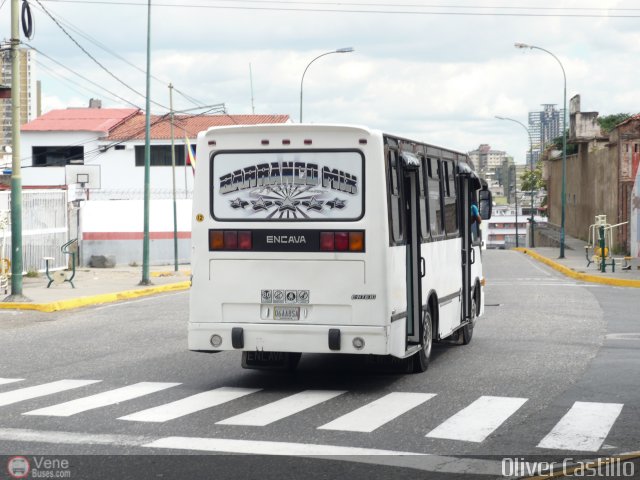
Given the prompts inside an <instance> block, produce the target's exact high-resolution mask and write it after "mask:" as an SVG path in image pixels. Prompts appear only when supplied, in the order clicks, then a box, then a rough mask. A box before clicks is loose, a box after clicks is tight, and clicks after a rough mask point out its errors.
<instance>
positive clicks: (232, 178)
mask: <svg viewBox="0 0 640 480" xmlns="http://www.w3.org/2000/svg"><path fill="white" fill-rule="evenodd" d="M363 164H364V158H363V156H362V153H361V152H359V151H356V150H351V151H298V152H296V151H290V150H289V151H283V152H255V151H251V152H241V151H234V152H218V153H214V154H213V155H212V157H211V213H212V215H213V217H214V218H215V219H216V220H226V221H238V220H247V221H256V220H263V221H273V222H276V221H335V220H343V221H346V220H351V221H353V220H358V219H360V218H362V215H363V214H364V207H363V205H364V178H363V174H364V168H363Z"/></svg>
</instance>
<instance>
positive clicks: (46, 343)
mask: <svg viewBox="0 0 640 480" xmlns="http://www.w3.org/2000/svg"><path fill="white" fill-rule="evenodd" d="M484 263H485V273H486V277H487V288H486V311H485V315H484V317H482V318H481V319H479V321H478V324H477V326H476V329H475V331H474V338H473V341H472V343H471V344H470V345H468V346H461V345H436V346H435V347H434V351H433V357H432V363H431V365H430V367H429V370H428V371H427V372H426V373H424V374H417V375H409V374H403V373H399V372H397V371H394V369H393V366H389V365H381V364H380V363H379V362H378V361H377V360H375V359H374V360H372V359H369V358H363V357H355V356H353V357H352V356H337V355H336V356H323V355H308V356H303V358H302V360H301V362H300V365H299V367H298V369H297V371H296V372H294V373H284V372H264V371H250V370H243V369H242V368H241V366H240V354H238V353H235V352H226V353H219V354H213V355H207V354H198V353H191V352H188V351H187V350H186V321H187V308H188V302H187V299H188V293H187V292H181V293H174V294H167V295H162V296H157V297H153V298H145V299H140V300H135V301H130V302H126V303H120V304H112V305H107V306H102V307H96V308H88V309H84V310H78V311H73V312H59V313H53V314H38V313H17V312H13V313H12V312H6V311H1V312H0V345H2V351H1V353H0V358H1V360H2V361H1V362H0V454H5V455H19V454H25V455H35V454H40V455H67V456H71V455H86V454H93V455H96V454H100V455H122V454H136V455H138V456H137V457H135V458H136V460H135V462H132V461H131V458H130V457H118V456H115V457H84V456H83V457H70V458H72V459H73V462H74V465H75V466H76V467H75V468H77V469H79V471H90V472H92V476H91V478H102V477H100V476H99V473H100V472H102V473H104V472H111V473H112V471H111V470H110V469H113V468H118V472H119V473H118V474H119V476H120V477H121V478H128V477H127V475H129V474H130V475H131V478H134V477H135V478H157V476H156V474H157V472H158V471H161V472H166V471H167V469H170V468H173V469H174V471H173V475H170V476H169V478H183V474H184V476H188V477H190V478H193V476H194V475H198V474H203V473H204V472H217V473H218V474H219V475H218V477H219V478H294V477H295V478H298V477H300V476H303V475H304V476H307V477H310V478H336V477H345V478H405V477H406V478H416V475H420V478H422V477H424V478H459V477H462V476H468V477H469V478H478V479H481V478H495V477H497V476H499V475H500V474H501V473H502V471H503V468H504V467H505V466H506V468H507V470H508V469H509V468H511V467H513V465H515V463H514V462H515V459H518V461H519V462H520V464H519V465H520V466H521V467H522V462H529V463H532V462H541V461H551V460H553V461H559V462H562V461H563V460H565V459H567V458H572V459H574V460H575V461H579V460H582V459H589V458H595V457H599V456H603V455H611V454H615V453H623V452H633V451H638V450H640V436H639V435H638V433H637V432H638V431H640V325H638V323H637V318H638V313H637V312H638V311H640V295H639V294H638V291H637V290H634V289H623V288H615V287H606V286H593V285H585V284H582V283H580V282H576V281H573V280H571V279H567V278H565V277H563V276H561V275H559V274H557V273H556V272H554V271H552V270H550V269H548V268H547V267H545V266H543V265H540V264H537V263H535V262H534V261H533V260H531V259H530V258H528V257H526V256H525V255H522V254H520V253H517V252H511V251H488V252H486V254H485V257H484ZM2 379H7V380H6V382H8V379H23V380H21V381H15V382H12V383H4V384H2V383H3V380H2ZM62 380H86V381H87V382H84V383H78V382H76V383H75V384H74V383H70V382H66V383H65V382H61V381H62ZM90 380H92V381H94V382H88V381H90ZM53 382H57V383H53ZM44 384H47V385H45V386H44V387H40V388H41V389H40V390H39V389H38V388H33V389H30V387H36V386H38V385H44ZM130 386H133V387H130ZM72 387H73V388H72ZM220 388H223V389H224V391H226V392H227V394H228V395H231V397H233V398H231V399H229V400H228V401H226V402H225V403H220V404H218V405H213V406H211V407H210V408H200V409H199V410H197V411H194V412H193V413H189V414H186V413H184V412H182V413H181V412H180V408H181V407H180V405H181V404H180V403H171V402H177V401H179V400H182V399H185V398H187V397H192V396H196V395H198V397H194V398H198V399H199V401H202V400H203V397H204V396H206V395H208V394H206V393H204V392H208V391H211V390H214V389H220ZM23 389H30V390H23ZM47 389H48V390H47ZM56 390H58V391H57V393H55V391H56ZM14 391H15V392H17V393H15V394H12V393H10V392H14ZM43 392H44V393H46V394H44V393H43ZM52 392H53V393H52ZM103 392H111V393H110V394H109V395H110V396H104V395H103V396H100V397H95V398H93V399H89V400H87V401H84V403H83V402H82V401H81V402H74V403H70V404H69V403H66V402H70V401H74V400H78V399H81V398H84V397H89V396H93V395H97V394H101V393H103ZM229 392H230V393H229ZM403 393H413V394H418V395H414V396H412V397H411V398H412V399H414V400H415V401H416V405H415V407H414V408H411V409H408V411H406V412H405V413H402V414H397V415H395V416H394V415H393V414H389V415H390V418H391V419H390V420H389V421H388V422H387V423H385V424H383V425H381V426H378V427H377V428H374V429H373V430H372V431H370V432H358V431H352V430H353V428H354V427H353V426H352V427H351V430H350V429H349V428H346V427H345V428H337V429H329V428H319V427H322V426H325V425H327V424H329V423H330V422H333V421H334V420H336V419H338V418H340V417H342V416H343V415H346V414H348V413H350V412H353V411H355V410H357V409H359V408H361V407H363V406H365V405H369V404H371V402H374V401H376V400H379V399H381V398H383V397H386V396H387V395H392V397H388V398H396V397H394V396H395V395H399V396H398V397H397V398H398V399H404V397H403V396H402V395H401V394H403ZM21 394H22V396H20V395H21ZM427 394H429V395H427ZM294 395H296V396H295V397H292V396H294ZM26 397H29V398H26ZM91 400H93V401H91ZM207 401H209V400H207ZM278 401H280V402H279V403H278V404H275V405H276V407H271V408H270V410H265V409H262V410H259V411H257V412H255V413H254V414H253V416H251V415H244V416H240V415H241V414H243V413H245V412H250V411H253V410H255V409H258V408H260V407H264V406H266V405H270V404H273V403H274V402H278ZM398 401H401V400H398ZM402 401H404V400H402ZM96 402H97V403H96ZM99 402H103V404H100V403H99ZM305 402H309V403H308V406H307V405H305ZM168 403H171V405H169V407H167V408H165V409H164V411H163V412H158V409H155V410H151V411H149V412H145V414H146V415H147V417H146V421H142V420H141V419H144V415H142V416H140V415H139V416H137V417H132V418H129V419H121V417H126V416H130V415H132V414H134V413H137V412H142V411H147V410H149V409H151V408H154V407H158V406H161V405H166V404H168ZM277 406H279V408H277ZM50 407H55V408H50ZM305 407H306V408H305ZM267 408H269V407H267ZM296 408H297V409H298V410H299V411H298V412H297V413H294V410H295V409H296ZM292 409H293V410H292ZM167 412H170V413H167ZM171 414H173V415H177V416H176V418H173V419H170V418H168V417H170V416H171ZM162 415H164V416H165V418H164V419H162ZM233 417H235V418H233ZM362 418H363V420H361V422H364V423H366V422H367V421H368V420H369V419H368V418H367V416H366V415H365V416H363V417H362ZM150 419H151V420H155V421H150ZM256 419H257V420H256ZM222 421H225V422H223V423H218V422H222ZM260 422H262V423H266V424H263V425H260V424H259V423H260ZM356 423H357V422H356ZM355 428H357V427H355ZM294 450H295V451H298V452H299V453H300V454H301V455H302V457H299V458H295V459H293V458H290V457H271V456H265V455H266V454H269V453H274V452H276V453H277V452H280V453H291V452H292V451H294ZM211 452H214V453H220V452H224V453H226V454H225V455H223V456H221V455H216V456H211V455H207V456H202V455H203V454H207V453H211ZM244 452H253V453H255V456H250V457H247V456H237V455H234V454H235V453H244ZM397 452H408V453H414V454H430V455H429V456H418V455H404V456H399V455H396V453H397ZM158 454H162V455H158ZM185 454H187V455H185ZM227 454H231V455H227ZM174 455H175V456H174ZM314 456H322V457H323V458H322V459H318V458H313V457H314ZM1 460H2V459H0V461H1ZM636 467H637V462H636ZM83 469H84V470H83ZM416 472H417V473H416ZM427 472H428V476H425V475H426V474H427ZM525 473H527V472H525ZM638 474H639V476H640V472H638ZM72 478H73V477H72ZM76 478H77V477H76ZM104 478H109V474H106V475H105V476H104Z"/></svg>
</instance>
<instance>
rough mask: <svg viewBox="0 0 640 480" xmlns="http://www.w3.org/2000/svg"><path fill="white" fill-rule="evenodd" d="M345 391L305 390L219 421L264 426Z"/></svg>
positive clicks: (226, 423) (222, 423)
mask: <svg viewBox="0 0 640 480" xmlns="http://www.w3.org/2000/svg"><path fill="white" fill-rule="evenodd" d="M343 393H345V391H337V390H305V391H304V392H300V393H296V394H295V395H291V396H289V397H285V398H283V399H280V400H277V401H275V402H273V403H269V404H267V405H264V406H262V407H258V408H255V409H253V410H249V411H248V412H244V413H241V414H240V415H236V416H234V417H230V418H227V419H225V420H222V421H220V422H217V423H218V424H220V425H251V426H258V427H264V426H265V425H269V424H270V423H273V422H276V421H278V420H281V419H283V418H285V417H288V416H290V415H294V414H296V413H298V412H301V411H303V410H306V409H307V408H311V407H313V406H315V405H318V404H319V403H322V402H326V401H327V400H331V399H332V398H334V397H337V396H338V395H342V394H343Z"/></svg>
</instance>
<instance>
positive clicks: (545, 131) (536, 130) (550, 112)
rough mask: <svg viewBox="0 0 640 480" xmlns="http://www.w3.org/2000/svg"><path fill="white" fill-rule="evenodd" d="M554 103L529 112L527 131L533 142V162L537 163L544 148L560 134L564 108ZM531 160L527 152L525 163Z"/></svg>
mask: <svg viewBox="0 0 640 480" xmlns="http://www.w3.org/2000/svg"><path fill="white" fill-rule="evenodd" d="M555 107H556V106H555V104H551V103H547V104H543V105H542V111H540V112H529V133H531V141H532V143H533V148H532V154H533V163H534V164H535V163H537V161H538V160H539V159H540V156H541V155H542V152H544V149H545V148H546V147H547V146H548V145H549V144H550V143H551V142H552V141H553V139H555V138H558V137H559V136H561V135H562V118H563V115H564V110H558V109H556V108H555ZM530 162H531V156H530V154H529V152H527V164H529V163H530Z"/></svg>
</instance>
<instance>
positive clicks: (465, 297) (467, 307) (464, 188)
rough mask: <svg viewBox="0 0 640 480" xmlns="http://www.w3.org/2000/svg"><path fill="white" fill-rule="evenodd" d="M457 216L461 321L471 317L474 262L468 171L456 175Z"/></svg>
mask: <svg viewBox="0 0 640 480" xmlns="http://www.w3.org/2000/svg"><path fill="white" fill-rule="evenodd" d="M458 192H459V193H458V200H459V203H458V208H459V212H458V217H459V218H460V222H461V224H460V236H461V237H462V318H461V320H462V322H466V321H469V320H471V319H472V312H471V309H472V304H471V296H472V293H473V285H472V282H473V278H471V264H472V263H474V262H475V258H474V256H475V252H474V250H473V245H472V243H473V241H472V238H471V237H472V235H471V228H472V227H471V178H470V176H469V174H468V173H466V172H461V173H460V174H459V175H458Z"/></svg>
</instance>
